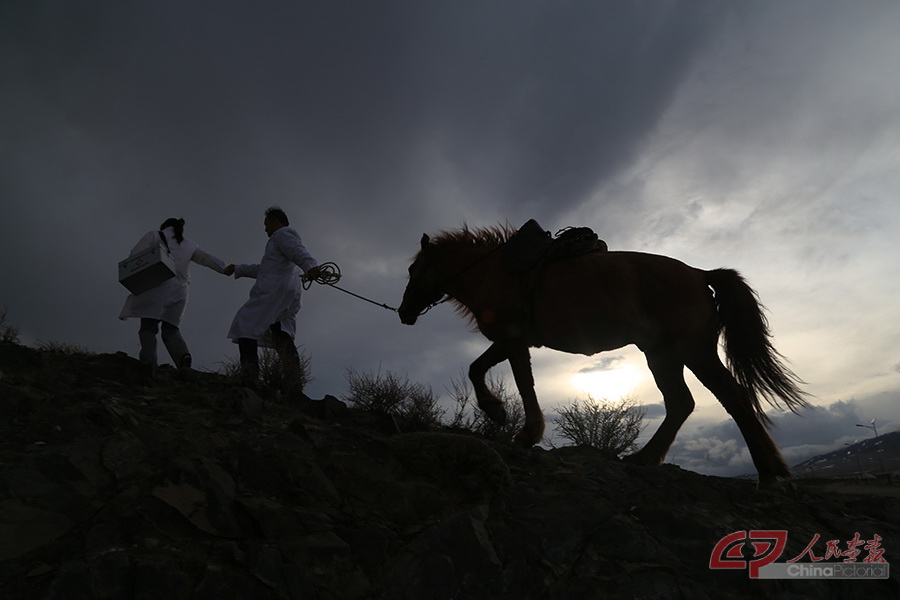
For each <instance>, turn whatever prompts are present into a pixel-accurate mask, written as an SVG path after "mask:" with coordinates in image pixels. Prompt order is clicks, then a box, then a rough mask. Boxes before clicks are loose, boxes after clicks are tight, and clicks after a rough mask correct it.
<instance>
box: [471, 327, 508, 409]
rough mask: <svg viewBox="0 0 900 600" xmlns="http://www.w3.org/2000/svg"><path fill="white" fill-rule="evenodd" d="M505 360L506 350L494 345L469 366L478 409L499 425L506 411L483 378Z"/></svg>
mask: <svg viewBox="0 0 900 600" xmlns="http://www.w3.org/2000/svg"><path fill="white" fill-rule="evenodd" d="M506 359H507V354H506V348H504V347H503V346H501V345H500V344H497V343H494V344H491V346H490V348H488V349H487V350H485V351H484V353H483V354H482V355H481V356H479V357H478V358H476V359H475V362H473V363H472V364H471V365H469V381H471V382H472V388H473V389H474V390H475V398H476V400H478V408H480V409H481V410H483V411H484V414H486V415H487V416H488V418H489V419H490V420H491V421H494V422H495V423H500V424H501V425H502V424H503V423H506V409H505V408H503V402H502V401H501V400H500V398H498V397H497V396H496V395H494V393H493V392H491V390H490V389H488V386H487V384H486V383H485V381H484V378H485V376H486V375H487V372H488V371H489V370H490V369H491V367H493V366H495V365H497V364H499V363H500V362H502V361H504V360H506Z"/></svg>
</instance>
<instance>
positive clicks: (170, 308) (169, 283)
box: [119, 219, 225, 376]
mask: <svg viewBox="0 0 900 600" xmlns="http://www.w3.org/2000/svg"><path fill="white" fill-rule="evenodd" d="M155 244H164V245H165V246H166V247H167V248H168V250H169V253H170V254H171V255H172V259H173V261H174V262H175V276H174V277H172V278H170V279H167V280H166V281H164V282H163V283H161V284H160V285H158V286H156V287H155V288H152V289H149V290H147V291H146V292H144V293H143V294H131V295H129V296H128V298H126V299H125V306H124V307H122V312H121V313H120V314H119V318H120V319H122V320H123V321H124V320H125V319H129V318H136V319H140V320H141V327H140V330H139V331H138V338H139V340H140V343H141V351H140V355H139V359H140V361H141V363H143V364H145V365H146V366H147V369H148V374H149V375H150V376H152V374H153V372H154V371H155V368H156V358H157V357H156V335H157V333H158V332H159V325H160V323H162V340H163V343H164V344H165V346H166V350H168V351H169V356H171V357H172V362H173V363H174V364H175V366H176V367H179V368H190V367H191V354H190V352H189V351H188V347H187V343H186V342H185V341H184V338H183V337H182V335H181V329H180V327H181V318H182V316H183V315H184V309H185V307H186V306H187V300H188V285H190V274H189V273H188V266H189V265H190V263H191V262H195V263H197V264H199V265H203V266H204V267H208V268H210V269H212V270H213V271H215V272H217V273H222V274H224V273H225V261H223V260H221V259H218V258H216V257H215V256H213V255H212V254H210V253H209V252H205V251H203V250H201V249H200V247H199V246H198V245H197V243H196V242H193V241H191V240H189V239H187V238H186V237H184V219H166V221H165V222H163V224H162V225H160V227H159V231H150V232H148V233H147V234H146V235H145V236H144V237H142V238H141V240H140V241H139V242H138V243H137V245H135V247H134V248H133V249H132V250H131V254H132V255H133V254H136V253H138V252H142V251H144V250H146V249H147V248H151V247H152V246H153V245H155Z"/></svg>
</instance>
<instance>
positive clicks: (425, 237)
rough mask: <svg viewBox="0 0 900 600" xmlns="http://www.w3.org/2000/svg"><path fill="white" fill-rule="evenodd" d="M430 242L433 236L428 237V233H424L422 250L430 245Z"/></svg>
mask: <svg viewBox="0 0 900 600" xmlns="http://www.w3.org/2000/svg"><path fill="white" fill-rule="evenodd" d="M429 242H431V238H429V237H428V234H427V233H423V234H422V250H424V249H425V248H427V247H428V244H429Z"/></svg>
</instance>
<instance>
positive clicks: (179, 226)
mask: <svg viewBox="0 0 900 600" xmlns="http://www.w3.org/2000/svg"><path fill="white" fill-rule="evenodd" d="M166 227H171V228H172V230H173V231H174V232H175V241H177V242H178V243H179V244H180V243H181V242H183V241H184V219H175V218H171V219H166V220H165V221H163V224H162V225H160V226H159V230H160V231H162V230H163V229H165V228H166Z"/></svg>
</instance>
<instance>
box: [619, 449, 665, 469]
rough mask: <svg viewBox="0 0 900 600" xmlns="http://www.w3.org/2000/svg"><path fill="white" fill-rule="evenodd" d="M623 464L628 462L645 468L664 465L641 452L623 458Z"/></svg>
mask: <svg viewBox="0 0 900 600" xmlns="http://www.w3.org/2000/svg"><path fill="white" fill-rule="evenodd" d="M622 462H626V463H628V464H631V465H641V466H643V467H658V466H659V465H661V464H662V462H661V461H658V460H655V459H653V458H650V457H648V456H647V455H646V454H641V453H640V452H635V453H634V454H629V455H628V456H623V457H622Z"/></svg>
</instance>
